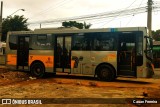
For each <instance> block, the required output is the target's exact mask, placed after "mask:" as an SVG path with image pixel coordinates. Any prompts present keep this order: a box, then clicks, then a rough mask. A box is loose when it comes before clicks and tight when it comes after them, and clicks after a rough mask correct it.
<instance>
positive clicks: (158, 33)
mask: <svg viewBox="0 0 160 107" xmlns="http://www.w3.org/2000/svg"><path fill="white" fill-rule="evenodd" d="M152 37H153V39H154V40H156V41H160V29H159V30H156V31H152Z"/></svg>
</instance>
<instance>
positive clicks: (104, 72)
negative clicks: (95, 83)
mask: <svg viewBox="0 0 160 107" xmlns="http://www.w3.org/2000/svg"><path fill="white" fill-rule="evenodd" d="M97 76H98V78H99V79H100V80H103V81H113V80H114V79H115V76H114V71H113V69H112V67H110V66H109V65H101V66H100V67H99V68H98V70H97Z"/></svg>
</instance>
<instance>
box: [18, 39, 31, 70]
mask: <svg viewBox="0 0 160 107" xmlns="http://www.w3.org/2000/svg"><path fill="white" fill-rule="evenodd" d="M17 42H18V43H17V44H18V46H17V69H24V67H25V66H28V57H29V36H18V41H17ZM20 66H21V67H22V68H19V67H20Z"/></svg>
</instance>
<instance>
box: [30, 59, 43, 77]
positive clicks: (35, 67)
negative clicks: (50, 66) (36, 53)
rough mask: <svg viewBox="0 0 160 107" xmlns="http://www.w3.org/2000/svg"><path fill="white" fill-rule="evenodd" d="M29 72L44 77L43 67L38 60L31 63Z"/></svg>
mask: <svg viewBox="0 0 160 107" xmlns="http://www.w3.org/2000/svg"><path fill="white" fill-rule="evenodd" d="M31 74H32V75H33V76H35V77H37V78H42V77H44V74H45V67H44V65H43V64H42V63H40V62H35V63H33V64H32V65H31Z"/></svg>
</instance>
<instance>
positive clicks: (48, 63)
mask: <svg viewBox="0 0 160 107" xmlns="http://www.w3.org/2000/svg"><path fill="white" fill-rule="evenodd" d="M35 60H39V61H41V62H43V64H44V65H45V67H54V56H43V55H29V65H31V63H32V62H33V61H35Z"/></svg>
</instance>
